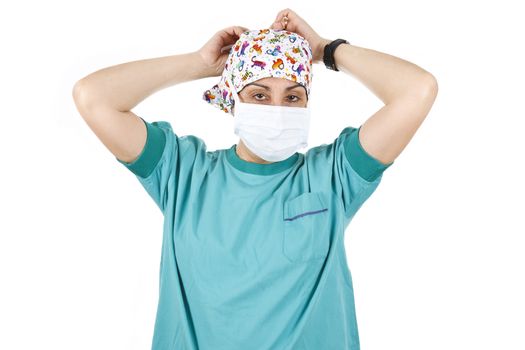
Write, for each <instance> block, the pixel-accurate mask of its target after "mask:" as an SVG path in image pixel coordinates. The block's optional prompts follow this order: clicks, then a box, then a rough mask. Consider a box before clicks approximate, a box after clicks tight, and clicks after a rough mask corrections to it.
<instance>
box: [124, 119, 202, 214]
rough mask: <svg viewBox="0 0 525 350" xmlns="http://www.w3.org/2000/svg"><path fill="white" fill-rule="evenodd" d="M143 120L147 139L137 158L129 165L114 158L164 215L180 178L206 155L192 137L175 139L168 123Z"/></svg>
mask: <svg viewBox="0 0 525 350" xmlns="http://www.w3.org/2000/svg"><path fill="white" fill-rule="evenodd" d="M141 119H142V118H141ZM142 120H143V121H144V123H145V124H146V128H147V137H146V144H145V145H144V148H143V149H142V152H141V153H140V154H139V156H138V158H137V159H136V160H134V161H133V162H131V163H127V162H124V161H122V160H120V159H118V158H116V157H115V158H116V159H117V161H118V162H119V163H121V164H122V165H123V166H124V167H126V168H127V169H128V170H130V171H131V172H132V173H133V174H134V175H135V176H136V178H137V179H138V181H139V182H140V184H141V185H142V186H143V187H144V189H145V190H146V191H147V193H148V194H149V195H150V197H151V198H152V199H153V200H154V201H155V203H156V204H157V206H158V207H159V209H160V210H161V211H162V213H164V211H165V208H166V205H167V202H168V201H169V200H170V198H172V199H173V198H175V194H176V192H177V190H178V187H179V183H180V182H181V181H179V178H180V177H186V176H188V175H189V173H191V170H192V168H193V166H194V164H195V159H196V158H197V156H198V155H202V154H205V152H206V145H205V144H204V141H203V140H201V139H200V138H198V137H195V136H193V135H185V136H178V135H177V134H175V133H174V132H173V129H172V127H171V124H170V123H169V122H167V121H155V122H152V123H149V122H147V121H145V120H144V119H142Z"/></svg>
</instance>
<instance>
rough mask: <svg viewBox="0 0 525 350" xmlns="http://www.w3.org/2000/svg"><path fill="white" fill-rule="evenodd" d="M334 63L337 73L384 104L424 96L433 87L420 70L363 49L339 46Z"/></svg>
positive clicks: (432, 79)
mask: <svg viewBox="0 0 525 350" xmlns="http://www.w3.org/2000/svg"><path fill="white" fill-rule="evenodd" d="M330 41H331V40H327V41H325V42H330ZM334 61H335V64H336V66H337V69H339V70H340V71H342V72H344V73H346V74H349V75H352V76H354V77H355V78H356V79H357V80H359V81H360V82H361V83H363V85H365V86H366V87H367V88H368V89H369V90H370V91H372V92H373V93H374V94H375V95H376V96H377V97H378V98H379V99H380V100H381V101H383V102H384V103H385V104H388V103H389V102H391V101H393V100H394V99H396V98H399V97H402V96H407V95H414V94H422V95H424V94H426V93H427V91H428V89H429V88H430V87H432V85H433V84H435V79H434V77H433V76H432V74H430V73H429V72H427V71H426V70H424V69H422V68H421V67H419V66H417V65H415V64H413V63H411V62H408V61H405V60H403V59H401V58H398V57H395V56H392V55H389V54H386V53H382V52H379V51H375V50H371V49H367V48H364V47H359V46H355V45H349V44H341V45H339V46H337V48H336V50H335V53H334Z"/></svg>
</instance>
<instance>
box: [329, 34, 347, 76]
mask: <svg viewBox="0 0 525 350" xmlns="http://www.w3.org/2000/svg"><path fill="white" fill-rule="evenodd" d="M341 44H350V43H349V42H348V41H347V40H345V39H335V40H334V41H332V42H331V43H329V44H326V45H325V47H324V55H323V62H324V65H325V66H326V68H328V69H330V70H335V71H339V69H337V67H336V65H335V59H334V52H335V49H336V48H337V46H339V45H341Z"/></svg>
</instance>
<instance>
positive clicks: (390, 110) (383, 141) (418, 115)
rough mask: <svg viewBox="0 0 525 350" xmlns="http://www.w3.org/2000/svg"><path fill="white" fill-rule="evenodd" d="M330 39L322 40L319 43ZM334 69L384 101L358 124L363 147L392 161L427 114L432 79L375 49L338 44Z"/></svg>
mask: <svg viewBox="0 0 525 350" xmlns="http://www.w3.org/2000/svg"><path fill="white" fill-rule="evenodd" d="M331 41H332V40H328V39H323V40H322V45H320V46H319V47H323V48H324V45H325V44H327V43H329V42H331ZM334 61H335V65H336V67H337V69H338V70H340V71H342V72H344V73H346V74H349V75H352V76H354V77H355V78H357V79H358V80H359V81H360V82H361V83H363V84H364V85H365V86H366V87H367V88H368V89H369V90H370V91H372V92H373V93H374V94H375V95H376V96H377V97H378V98H379V99H381V101H383V102H384V103H385V106H383V107H382V108H381V109H379V110H378V111H377V112H375V113H374V114H373V115H372V116H371V117H369V118H368V119H367V120H366V121H365V122H364V123H363V125H362V126H361V129H360V130H361V131H360V133H359V141H360V142H361V145H362V146H363V148H364V150H365V151H367V152H368V153H369V154H370V155H372V156H373V157H375V158H376V159H377V160H379V161H380V162H382V163H384V164H388V163H391V162H393V161H394V160H395V159H396V158H397V156H398V155H399V154H400V153H401V152H402V151H403V149H404V148H405V147H406V146H407V144H408V143H409V142H410V140H411V139H412V137H413V136H414V134H415V133H416V131H417V129H418V128H419V126H420V125H421V124H422V123H423V120H424V119H425V117H426V116H427V114H428V112H429V111H430V108H431V107H432V105H433V103H434V100H435V98H436V96H437V92H438V84H437V81H436V78H434V76H433V75H432V74H430V73H429V72H427V71H425V70H424V69H422V68H420V67H419V66H417V65H415V64H413V63H410V62H408V61H405V60H403V59H401V58H398V57H395V56H392V55H389V54H386V53H382V52H378V51H375V50H371V49H367V48H363V47H359V46H355V45H351V44H341V45H339V46H337V48H336V50H335V52H334Z"/></svg>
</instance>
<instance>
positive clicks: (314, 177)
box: [117, 118, 393, 350]
mask: <svg viewBox="0 0 525 350" xmlns="http://www.w3.org/2000/svg"><path fill="white" fill-rule="evenodd" d="M141 119H142V118H141ZM142 120H143V121H144V123H145V125H146V128H147V140H146V144H145V146H144V148H143V150H142V152H141V154H140V155H139V157H138V158H137V159H136V160H135V161H133V162H131V163H126V162H123V161H121V160H119V159H117V160H118V161H119V162H120V163H121V164H123V165H124V166H125V167H126V168H127V169H129V170H130V171H131V172H133V174H135V176H136V177H137V179H138V181H139V182H140V184H141V185H142V186H143V187H144V189H145V190H146V191H147V193H148V194H149V195H150V197H151V198H152V199H153V200H154V201H155V203H156V204H157V206H158V207H159V209H160V210H161V211H162V213H163V216H164V225H163V239H162V253H161V264H160V285H159V299H158V308H157V314H156V321H155V327H154V334H153V340H152V349H153V350H246V349H254V350H270V349H273V350H275V349H279V350H292V349H293V350H319V349H337V350H342V349H349V350H358V349H359V348H360V345H359V335H358V327H357V321H356V312H355V305H354V294H353V286H352V278H351V274H350V270H349V269H348V265H347V261H346V254H345V247H344V233H345V229H346V227H347V226H348V224H349V223H350V221H351V220H352V218H353V217H354V215H355V213H356V212H357V211H358V210H359V208H360V207H361V206H362V205H363V203H364V202H365V201H366V200H367V199H368V198H369V197H370V195H371V194H372V193H373V192H374V190H375V189H376V188H377V186H378V185H379V182H380V181H381V177H382V173H383V172H384V170H385V169H386V168H388V167H389V166H390V165H392V164H393V162H392V163H389V164H383V163H381V162H379V161H378V160H377V159H375V158H374V157H372V156H371V155H369V154H368V153H367V152H366V151H365V150H364V149H363V148H362V146H361V144H360V142H359V138H358V135H359V130H360V128H361V127H359V129H356V128H354V127H346V128H344V129H343V130H342V131H341V133H340V134H339V136H338V137H337V138H336V139H335V140H334V142H333V143H330V144H322V145H320V146H317V147H313V148H311V149H309V150H308V151H307V152H306V153H305V154H303V153H298V152H297V153H295V154H293V155H292V156H290V157H289V158H287V159H285V160H282V161H279V162H274V163H271V164H257V163H252V162H247V161H245V160H243V159H241V158H240V157H239V156H238V155H237V153H236V151H235V149H236V145H235V144H234V145H232V146H231V147H230V148H228V149H219V150H215V151H207V150H206V144H205V142H204V141H203V140H202V139H200V138H199V137H196V136H194V135H184V136H181V135H177V134H176V133H174V132H173V130H172V127H171V124H170V123H169V122H167V121H156V122H152V123H149V122H147V121H145V120H144V119H142Z"/></svg>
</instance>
